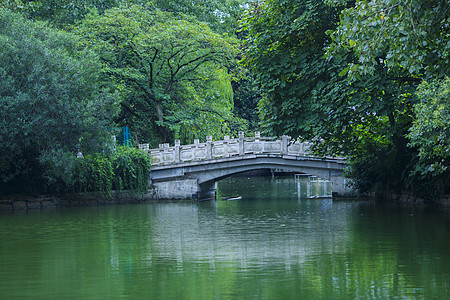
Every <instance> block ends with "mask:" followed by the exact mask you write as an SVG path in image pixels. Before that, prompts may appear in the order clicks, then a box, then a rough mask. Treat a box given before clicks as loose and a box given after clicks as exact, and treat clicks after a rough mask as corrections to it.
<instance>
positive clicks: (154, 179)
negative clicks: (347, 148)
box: [140, 133, 353, 199]
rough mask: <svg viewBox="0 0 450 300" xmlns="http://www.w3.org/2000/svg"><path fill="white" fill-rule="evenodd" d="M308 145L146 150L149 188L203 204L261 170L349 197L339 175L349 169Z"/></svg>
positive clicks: (250, 142)
mask: <svg viewBox="0 0 450 300" xmlns="http://www.w3.org/2000/svg"><path fill="white" fill-rule="evenodd" d="M309 146H310V144H309V143H300V142H298V141H294V142H291V141H290V138H289V137H287V136H283V137H282V138H281V139H276V138H267V137H260V135H259V133H256V134H255V137H252V138H244V134H243V133H240V134H239V138H237V139H230V138H229V137H225V139H224V140H223V141H214V142H213V141H212V139H211V138H210V137H208V138H207V141H206V143H199V141H198V140H195V142H194V144H192V145H184V146H181V145H180V143H179V141H176V142H175V146H173V147H170V146H169V145H168V144H163V145H160V147H159V148H158V149H152V150H150V149H148V145H140V148H142V149H144V150H147V151H148V152H149V153H150V155H151V157H152V169H151V173H150V185H151V186H152V187H153V188H154V191H155V197H156V198H157V199H204V198H211V197H214V196H215V191H216V183H217V181H219V180H221V179H223V178H226V177H229V176H232V175H234V174H238V173H243V172H247V171H253V170H259V169H273V170H274V169H281V170H286V171H291V172H295V173H303V174H309V175H313V176H317V177H320V178H322V179H325V180H330V181H331V187H332V191H333V195H341V196H346V195H350V194H351V193H352V192H353V191H352V190H351V189H350V187H349V186H348V185H347V181H346V179H345V178H343V177H342V176H341V175H342V173H343V170H344V169H345V167H346V162H345V160H344V159H343V158H335V157H315V156H312V155H310V153H309V151H308V148H309Z"/></svg>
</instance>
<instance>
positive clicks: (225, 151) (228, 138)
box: [223, 135, 230, 157]
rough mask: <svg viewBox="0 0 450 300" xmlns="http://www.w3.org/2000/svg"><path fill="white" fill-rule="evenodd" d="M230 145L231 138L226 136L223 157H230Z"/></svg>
mask: <svg viewBox="0 0 450 300" xmlns="http://www.w3.org/2000/svg"><path fill="white" fill-rule="evenodd" d="M229 143H230V136H229V135H225V136H224V137H223V157H230V154H229V153H228V150H229V149H228V147H229Z"/></svg>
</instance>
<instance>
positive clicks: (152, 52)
mask: <svg viewBox="0 0 450 300" xmlns="http://www.w3.org/2000/svg"><path fill="white" fill-rule="evenodd" d="M77 33H78V34H79V35H80V36H81V37H82V38H83V46H85V47H88V48H90V49H93V50H94V51H96V52H97V53H98V54H99V56H100V58H101V60H102V61H103V62H104V64H103V74H104V84H105V85H108V84H112V85H113V86H114V88H115V89H117V90H118V91H119V92H120V94H121V97H122V102H121V106H122V111H121V118H122V121H123V122H127V123H128V124H133V123H135V124H141V127H140V128H137V131H141V132H142V133H143V136H144V137H145V132H144V131H145V130H148V131H150V132H157V133H158V139H159V140H160V141H168V140H169V139H171V137H172V138H173V135H174V134H176V132H175V133H174V130H176V128H177V126H178V125H179V124H180V122H183V120H184V113H185V112H189V113H192V115H195V113H196V112H202V113H203V115H202V116H200V117H204V116H205V115H204V114H206V115H207V116H212V118H209V119H208V121H209V122H212V123H215V124H216V126H219V127H220V126H221V125H220V123H222V122H223V118H222V120H220V119H216V118H214V116H221V115H223V114H225V113H226V111H229V110H230V108H231V107H232V99H231V98H230V97H229V96H225V95H224V93H220V92H219V93H217V92H214V88H215V87H216V86H214V85H215V84H216V83H215V82H226V81H229V79H228V78H227V75H226V71H225V70H226V69H225V67H226V66H227V65H228V64H229V63H230V62H231V61H232V59H233V57H234V53H235V40H234V39H233V38H230V37H227V36H225V35H219V34H216V33H214V32H212V31H211V29H210V28H209V26H208V25H206V24H205V23H201V22H198V21H196V20H194V19H191V18H189V17H186V16H179V17H175V16H174V15H173V14H172V13H170V12H164V11H161V10H159V9H156V8H154V7H152V6H146V7H142V6H136V5H134V6H129V7H120V8H113V9H111V10H107V11H106V12H105V13H104V14H103V15H98V14H96V13H92V14H89V15H88V16H87V17H86V19H85V21H84V22H83V23H82V24H81V25H80V26H79V27H78V28H77ZM216 85H217V84H216ZM225 94H226V93H225ZM226 99H228V100H226ZM144 126H147V127H148V128H150V129H146V128H144ZM178 128H179V126H178ZM147 136H148V134H147Z"/></svg>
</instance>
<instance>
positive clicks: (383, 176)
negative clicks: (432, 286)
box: [0, 0, 450, 198]
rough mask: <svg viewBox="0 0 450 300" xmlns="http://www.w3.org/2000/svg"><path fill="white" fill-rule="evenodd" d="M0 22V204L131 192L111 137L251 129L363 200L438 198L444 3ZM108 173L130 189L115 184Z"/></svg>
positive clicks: (444, 114) (172, 6) (396, 0)
mask: <svg viewBox="0 0 450 300" xmlns="http://www.w3.org/2000/svg"><path fill="white" fill-rule="evenodd" d="M0 13H1V15H0V48H1V52H0V79H1V81H0V100H1V108H0V113H1V116H2V119H1V121H0V122H1V130H2V135H1V140H0V150H1V155H2V160H1V163H0V171H1V184H0V187H1V190H2V192H4V193H6V192H15V191H26V192H53V191H61V190H78V191H80V190H86V191H87V190H103V191H107V190H110V189H111V188H114V189H115V188H119V189H121V188H132V189H140V188H142V186H141V184H142V181H139V182H141V183H136V184H135V183H131V182H129V181H128V179H127V178H131V177H135V175H133V174H134V173H133V172H135V170H137V169H136V168H135V167H130V168H128V169H127V167H126V166H127V165H129V166H131V165H142V166H143V164H144V162H143V161H142V160H141V158H138V156H139V155H137V152H136V153H134V152H133V153H132V152H130V151H132V150H131V149H129V150H128V151H116V152H114V150H113V149H114V145H112V144H111V139H110V136H111V135H112V134H115V132H114V129H112V128H118V127H121V126H129V127H130V128H131V132H132V134H133V143H134V144H137V143H143V142H146V143H150V144H151V146H155V145H157V144H158V143H160V142H173V140H174V139H181V140H182V142H191V141H192V140H193V139H194V138H200V139H203V138H204V137H205V136H206V135H212V136H213V137H214V138H215V139H219V138H221V137H222V136H223V135H225V134H232V135H235V134H236V133H237V131H240V130H243V131H250V130H254V129H256V128H259V126H262V129H263V130H264V131H265V133H266V134H276V135H281V134H288V135H291V136H293V137H299V138H301V139H305V140H310V141H315V144H316V147H315V150H316V151H317V152H318V153H320V154H334V155H344V156H346V157H348V158H349V160H350V162H351V168H350V169H349V172H348V175H349V176H350V177H351V178H353V179H354V183H355V186H356V187H357V188H358V189H359V190H360V191H362V192H366V191H373V190H375V191H382V190H393V189H394V190H404V189H407V190H412V191H415V192H416V193H417V194H418V195H421V196H426V197H427V198H433V197H438V196H439V195H442V194H443V193H449V192H450V171H449V169H448V165H449V162H450V142H449V129H450V125H449V124H450V119H449V105H450V103H449V102H450V100H449V91H450V87H449V79H448V77H447V76H448V74H449V69H450V68H449V59H450V57H449V54H450V34H449V32H450V28H449V27H450V25H449V24H450V4H449V3H448V1H444V0H371V1H360V0H281V1H278V0H277V1H275V0H265V1H260V2H259V1H248V2H246V1H243V0H214V1H202V0H196V1H186V0H176V1H166V0H155V1H144V0H133V1H122V0H104V1H90V0H64V1H55V0H41V1H25V0H23V1H21V0H3V1H1V2H0ZM257 103H258V105H257ZM257 106H258V107H257ZM133 151H134V150H133ZM136 151H137V150H136ZM78 152H82V153H83V154H84V156H83V158H79V159H77V158H76V154H77V153H78ZM117 155H123V157H122V158H120V159H119V158H117ZM119 162H120V163H119ZM114 164H119V165H120V166H121V167H120V170H121V171H120V172H122V173H121V174H128V175H126V176H125V177H121V179H120V180H119V179H117V180H119V181H117V180H112V178H115V177H116V175H117V174H118V173H120V172H119V171H118V169H117V168H115V167H114ZM67 166H70V168H69V167H67ZM80 168H81V169H82V170H84V171H82V172H81V171H80V172H79V171H77V170H81V169H80ZM97 171H98V172H97ZM136 172H137V171H136ZM139 172H141V171H139ZM78 173H79V174H82V175H80V176H81V177H79V178H78V179H77V178H76V177H75V176H74V175H73V174H78ZM95 174H97V175H95ZM112 174H114V175H112ZM139 174H140V173H139ZM127 176H128V177H127ZM139 176H140V175H139ZM139 176H138V177H139ZM22 187H26V189H23V188H22Z"/></svg>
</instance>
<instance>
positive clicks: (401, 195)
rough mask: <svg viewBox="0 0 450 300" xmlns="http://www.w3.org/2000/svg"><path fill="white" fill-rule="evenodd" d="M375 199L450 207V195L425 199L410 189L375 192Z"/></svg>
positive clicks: (373, 195) (373, 196)
mask: <svg viewBox="0 0 450 300" xmlns="http://www.w3.org/2000/svg"><path fill="white" fill-rule="evenodd" d="M371 197H372V198H374V199H380V200H381V201H384V202H392V203H398V204H406V205H418V206H437V207H446V208H450V195H444V196H442V197H440V198H438V199H425V198H420V197H417V196H416V195H414V193H413V192H410V191H401V192H393V191H390V192H386V193H382V194H381V193H373V194H372V195H371Z"/></svg>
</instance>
